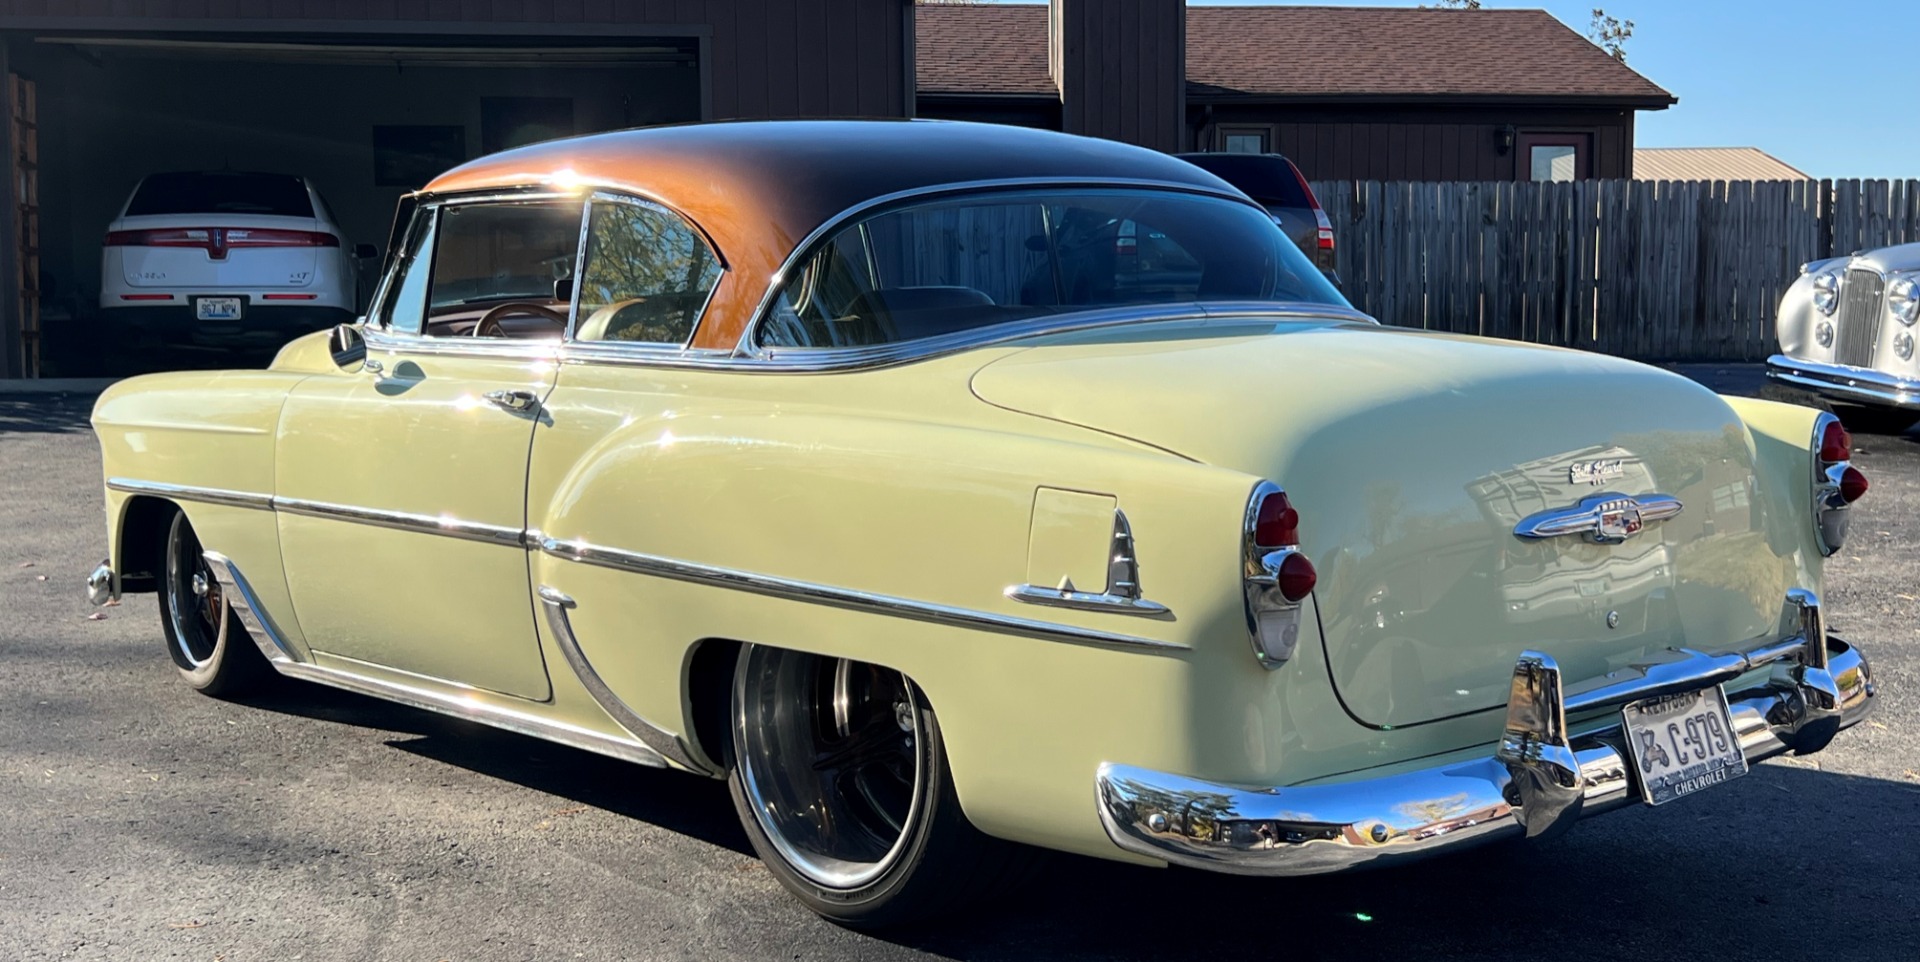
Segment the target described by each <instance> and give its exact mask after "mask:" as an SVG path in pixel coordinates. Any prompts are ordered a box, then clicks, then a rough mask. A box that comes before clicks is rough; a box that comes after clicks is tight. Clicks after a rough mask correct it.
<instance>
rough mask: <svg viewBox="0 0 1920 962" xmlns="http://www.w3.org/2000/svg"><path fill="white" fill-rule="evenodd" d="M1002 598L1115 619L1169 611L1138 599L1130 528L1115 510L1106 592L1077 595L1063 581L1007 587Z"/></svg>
mask: <svg viewBox="0 0 1920 962" xmlns="http://www.w3.org/2000/svg"><path fill="white" fill-rule="evenodd" d="M1006 596H1007V597H1009V598H1012V599H1013V600H1015V601H1020V602H1025V603H1026V604H1030V605H1046V606H1048V607H1051V608H1071V609H1074V610H1076V611H1105V612H1110V613H1112V614H1116V615H1144V616H1146V617H1154V616H1157V615H1164V614H1167V613H1168V611H1169V609H1168V608H1167V606H1166V605H1163V604H1161V603H1159V602H1157V601H1148V600H1147V599H1145V598H1142V597H1140V560H1139V558H1138V557H1137V555H1136V552H1135V548H1134V542H1133V525H1132V524H1131V523H1129V522H1128V521H1127V513H1126V512H1125V511H1122V510H1120V509H1119V508H1115V509H1114V510H1113V537H1112V539H1111V542H1110V544H1109V547H1108V549H1107V590H1105V591H1103V592H1099V593H1097V594H1096V593H1094V592H1091V591H1078V590H1075V589H1074V587H1073V582H1072V581H1063V582H1062V583H1061V584H1060V586H1059V587H1057V588H1048V587H1046V586H1044V585H1032V584H1021V585H1009V586H1008V587H1007V590H1006Z"/></svg>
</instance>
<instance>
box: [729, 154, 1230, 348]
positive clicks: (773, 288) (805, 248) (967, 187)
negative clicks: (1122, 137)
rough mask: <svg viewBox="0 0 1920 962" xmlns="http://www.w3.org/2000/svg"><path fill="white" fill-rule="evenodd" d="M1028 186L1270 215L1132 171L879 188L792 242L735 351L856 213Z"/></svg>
mask: <svg viewBox="0 0 1920 962" xmlns="http://www.w3.org/2000/svg"><path fill="white" fill-rule="evenodd" d="M1025 188H1080V189H1090V190H1100V189H1103V188H1115V189H1122V190H1168V191H1174V192H1177V193H1183V194H1199V195H1203V196H1207V197H1216V198H1220V199H1223V200H1230V201H1234V202H1236V203H1240V204H1245V205H1247V206H1249V207H1252V208H1254V209H1255V210H1258V211H1260V213H1261V215H1262V216H1266V208H1264V207H1261V206H1260V205H1259V204H1256V203H1254V202H1253V201H1252V200H1250V199H1248V198H1247V197H1246V196H1245V195H1243V194H1240V193H1238V192H1237V191H1233V190H1230V189H1229V190H1221V189H1218V188H1214V187H1209V186H1206V185H1204V184H1186V183H1180V182H1179V181H1170V180H1153V179H1149V178H1131V177H1118V178H1086V177H1003V178H994V179H989V180H968V181H957V182H954V183H948V184H933V185H928V186H922V187H913V188H909V189H907V190H897V191H894V192H893V193H890V194H881V195H880V196H878V197H869V198H867V199H866V200H863V201H861V202H860V203H858V204H855V205H853V206H852V207H849V208H847V209H845V210H843V211H841V212H840V213H838V214H835V215H833V216H832V217H829V218H827V219H826V220H825V221H823V222H822V223H821V224H820V226H818V227H815V228H814V229H813V230H812V231H810V232H808V234H807V236H805V237H803V238H801V239H800V243H798V244H796V245H794V248H793V250H792V251H790V252H789V253H788V254H787V257H786V260H784V261H782V262H781V263H780V268H779V269H778V270H776V271H774V272H773V278H772V279H771V280H770V281H769V282H768V283H767V290H766V293H764V294H762V295H761V296H760V303H759V304H758V305H757V306H755V307H754V309H753V314H752V315H751V317H750V319H749V320H748V321H747V326H746V328H745V329H744V330H742V331H741V332H740V337H739V339H738V340H737V341H736V342H735V344H734V347H733V353H734V354H735V355H736V356H739V357H760V356H762V353H761V349H760V348H759V347H756V346H755V345H754V343H753V338H754V335H755V334H758V333H759V331H760V327H761V325H763V324H765V323H766V319H767V314H768V313H769V312H770V311H771V310H772V309H773V302H774V299H775V298H776V297H778V296H779V295H780V289H781V288H782V287H784V286H785V285H786V281H787V278H789V277H790V276H791V275H792V274H793V270H794V268H795V267H797V266H799V265H800V264H802V263H804V262H805V261H806V259H807V257H809V256H811V255H812V253H813V249H814V247H815V246H817V245H818V244H819V243H820V242H821V241H822V240H823V239H824V238H826V237H827V235H829V234H831V233H833V232H835V231H837V230H839V229H840V228H841V227H842V226H843V225H845V224H847V223H849V222H850V221H852V220H854V219H855V218H858V217H862V216H864V215H866V214H869V213H872V212H874V211H875V210H877V209H879V208H882V207H887V206H891V205H894V204H899V203H903V202H905V201H909V200H923V199H927V198H932V197H939V196H942V195H946V194H965V193H976V192H977V193H989V192H1000V191H1009V190H1021V189H1025Z"/></svg>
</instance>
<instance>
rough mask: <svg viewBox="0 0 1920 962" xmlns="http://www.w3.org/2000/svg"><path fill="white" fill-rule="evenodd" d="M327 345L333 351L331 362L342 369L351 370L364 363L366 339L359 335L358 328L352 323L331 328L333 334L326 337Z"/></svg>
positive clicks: (365, 358)
mask: <svg viewBox="0 0 1920 962" xmlns="http://www.w3.org/2000/svg"><path fill="white" fill-rule="evenodd" d="M327 346H328V348H329V349H331V350H332V352H333V363H334V364H335V365H336V366H338V367H339V368H340V370H342V371H353V370H357V369H359V368H360V367H361V366H363V365H365V364H366V361H367V341H366V338H364V337H361V336H360V329H359V328H358V327H355V326H353V325H352V324H342V325H340V326H339V327H336V328H334V329H333V335H332V336H331V337H329V338H327Z"/></svg>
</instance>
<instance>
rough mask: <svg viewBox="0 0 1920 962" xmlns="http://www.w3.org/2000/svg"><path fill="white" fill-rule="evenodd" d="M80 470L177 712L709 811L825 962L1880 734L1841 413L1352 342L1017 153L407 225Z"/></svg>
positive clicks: (1208, 224)
mask: <svg viewBox="0 0 1920 962" xmlns="http://www.w3.org/2000/svg"><path fill="white" fill-rule="evenodd" d="M94 426H95V429H96V431H97V432H98V434H99V438H100V443H101V446H102V449H103V451H104V455H105V467H106V492H107V517H108V523H109V536H110V538H109V540H110V545H111V548H110V551H111V557H110V558H109V560H108V561H107V562H106V563H105V564H104V565H103V566H102V567H101V568H100V570H99V571H98V572H97V573H96V574H95V576H94V578H93V580H92V583H91V588H92V591H93V594H94V597H95V598H96V600H98V601H105V600H106V599H108V598H109V597H114V596H117V595H118V594H119V593H120V592H123V591H125V592H135V591H154V592H158V594H159V596H160V610H161V614H162V619H161V623H162V629H163V631H164V633H165V639H166V647H167V651H168V652H169V653H170V654H171V656H172V657H173V659H174V661H175V662H176V663H177V664H178V666H179V668H180V671H181V673H182V674H183V675H184V676H185V677H186V679H187V680H188V682H190V683H191V684H193V685H194V686H196V687H198V688H200V689H202V690H204V691H207V692H209V693H212V694H220V695H226V694H230V693H238V692H241V691H243V690H245V689H246V688H247V687H248V686H253V685H256V684H259V683H261V682H262V681H263V680H265V679H267V678H270V677H272V676H273V675H274V674H275V673H277V674H279V675H285V676H291V677H293V678H299V679H306V680H310V681H316V682H320V683H323V684H329V685H336V686H339V687H341V688H347V689H351V690H354V691H360V692H366V693H369V694H372V695H375V696H378V697H383V698H389V699H392V700H394V701H398V702H402V703H406V704H410V705H415V706H419V707H422V708H427V709H432V710H436V711H443V712H448V713H451V714H455V715H459V716H462V717H465V718H470V719H473V720H476V721H480V722H485V723H488V724H492V725H498V726H500V727H503V728H507V729H511V730H514V731H518V732H523V733H526V734H530V735H534V736H538V737H543V738H548V739H552V740H554V741H557V742H561V743H564V744H567V745H572V746H576V747H579V748H584V749H587V750H590V751H596V752H602V753H605V754H608V755H612V756H615V757H618V758H623V759H628V760H631V761H634V762H637V763H640V764H644V765H657V766H668V767H672V768H678V769H684V770H686V771H690V772H696V773H700V774H705V775H709V776H713V777H716V778H725V779H728V780H729V782H730V784H731V786H732V794H733V798H734V800H735V804H736V806H737V808H738V810H739V815H740V818H741V821H742V822H743V824H744V825H745V827H746V831H747V833H748V835H749V836H750V837H751V839H752V842H753V845H754V846H755V848H756V849H757V850H758V851H759V853H760V855H761V856H762V858H763V859H764V860H765V862H766V864H767V866H768V867H769V869H770V870H771V871H772V872H773V873H774V874H775V875H776V876H777V877H778V878H779V879H780V880H781V882H782V883H784V884H785V885H786V887H787V888H788V889H790V890H791V891H792V892H793V893H794V894H795V895H797V896H798V897H799V898H800V899H802V900H804V901H805V902H806V903H807V905H809V906H810V907H811V908H813V909H814V910H816V911H818V912H820V913H822V914H825V915H827V916H829V917H832V918H835V919H838V920H841V921H843V922H847V923H851V924H864V925H882V924H891V923H899V922H903V921H907V920H911V919H915V918H919V917H924V916H926V915H928V914H930V913H934V912H937V911H947V910H951V909H953V908H955V907H957V906H958V905H960V904H963V903H964V900H965V898H966V897H968V896H970V895H978V894H980V893H981V892H983V891H988V890H990V889H991V887H992V886H993V885H994V884H995V880H996V879H999V878H1001V877H1002V873H1004V872H1005V871H1007V870H1009V869H1010V867H1012V866H1015V865H1016V864H1017V863H1020V862H1021V861H1023V859H1024V856H1025V854H1026V853H1029V852H1031V851H1032V848H1033V847H1040V848H1051V849H1061V850H1066V851H1070V852H1078V853H1084V854H1088V855H1095V856H1100V857H1104V858H1111V859H1115V860H1120V861H1128V862H1135V863H1142V864H1173V865H1181V866H1190V867H1195V868H1200V869H1208V870H1214V871H1221V872H1235V873H1244V874H1253V875H1262V874H1264V875H1294V874H1306V873H1317V872H1330V871H1335V870H1339V869H1346V868H1351V867H1355V866H1365V865H1382V864H1387V863H1392V862H1397V861H1399V860H1401V859H1404V858H1408V857H1413V856H1418V855H1425V854H1429V853H1436V852H1443V851H1447V850H1451V849H1455V848H1461V847H1465V846H1469V845H1472V844H1475V843H1479V842H1484V841H1487V840H1490V839H1494V838H1497V837H1532V838H1538V837H1542V836H1549V835H1552V834H1554V833H1556V832H1559V831H1561V830H1563V829H1565V828H1567V827H1568V826H1569V825H1571V824H1572V823H1573V822H1574V821H1576V820H1578V819H1579V818H1581V817H1583V816H1587V815H1593V814H1597V813H1600V812H1604V811H1607V810H1609V809H1613V808H1617V807H1620V806H1624V805H1629V804H1633V803H1650V804H1656V805H1658V804H1662V803H1666V802H1669V801H1672V800H1674V799H1677V798H1680V797H1682V796H1684V795H1687V794H1690V793H1692V792H1696V791H1700V790H1704V789H1708V788H1711V787H1716V786H1719V785H1720V784H1721V783H1723V782H1726V781H1729V780H1731V779H1734V778H1736V777H1737V776H1739V775H1742V774H1743V773H1745V772H1746V770H1747V766H1748V765H1749V764H1750V763H1752V762H1754V761H1757V760H1759V759H1762V758H1766V757H1769V756H1772V755H1776V754H1779V753H1782V752H1788V751H1792V752H1798V753H1801V754H1805V753H1808V752H1814V751H1818V750H1820V749H1821V748H1822V747H1824V746H1825V745H1826V744H1827V743H1828V742H1829V740H1831V739H1832V738H1833V737H1834V735H1835V734H1836V733H1837V732H1839V731H1840V730H1841V729H1842V728H1845V727H1846V726H1848V725H1850V724H1853V723H1854V722H1856V721H1858V720H1859V719H1860V718H1861V717H1862V716H1863V715H1864V714H1865V713H1866V711H1867V710H1868V707H1869V705H1870V703H1871V698H1872V695H1873V687H1872V684H1871V682H1870V680H1869V675H1868V670H1867V665H1866V662H1865V661H1864V660H1863V659H1862V658H1861V655H1860V653H1859V652H1858V651H1857V650H1855V649H1854V648H1852V647H1851V646H1850V645H1849V644H1848V643H1846V642H1844V641H1842V640H1840V639H1839V638H1836V637H1834V636H1832V635H1829V634H1828V633H1827V632H1826V631H1825V630H1824V628H1823V627H1822V615H1821V607H1820V602H1819V595H1818V592H1819V591H1820V588H1821V568H1822V560H1823V559H1824V558H1825V557H1826V556H1827V555H1829V554H1830V553H1832V552H1833V551H1834V550H1835V549H1836V548H1837V547H1838V546H1839V544H1840V542H1841V539H1842V538H1843V537H1844V535H1845V533H1846V526H1847V525H1846V522H1847V515H1848V510H1849V508H1848V505H1849V503H1850V502H1851V501H1852V500H1853V499H1855V498H1857V497H1859V496H1860V495H1861V494H1862V493H1863V492H1864V491H1865V488H1866V481H1865V479H1864V478H1863V477H1861V475H1860V473H1859V471H1857V470H1856V469H1855V468H1853V467H1852V466H1851V465H1850V464H1849V463H1848V461H1849V447H1848V445H1849V441H1848V437H1847V434H1846V432H1845V431H1844V430H1843V429H1842V428H1841V427H1840V426H1839V424H1838V423H1837V422H1836V421H1834V420H1833V418H1832V416H1830V415H1826V414H1822V413H1820V412H1818V411H1815V410H1812V409H1809V408H1802V407H1795V406H1789V405H1783V404H1777V403H1771V402H1766V401H1758V400H1750V399H1744V398H1723V397H1720V396H1717V395H1715V394H1713V393H1711V392H1709V391H1707V390H1705V389H1703V388H1701V387H1699V386H1697V385H1695V384H1694V383H1692V382H1690V381H1687V380H1684V379H1682V378H1679V377H1677V376H1674V375H1671V374H1669V373H1666V372H1663V371H1660V370H1656V369H1654V368H1650V367H1644V366H1641V365H1638V364H1633V363H1629V362H1626V361H1620V360H1615V359H1611V358H1607V357H1600V356H1595V355H1592V354H1584V353H1579V352H1574V351H1564V350H1553V349H1546V348H1540V347H1532V346H1527V345H1522V344H1516V343H1510V342H1503V341H1495V340H1483V339H1477V338H1468V337H1455V336H1445V335H1436V334H1428V333H1423V332H1419V331H1407V330H1394V329H1390V328H1383V327H1381V326H1379V325H1378V324H1376V323H1374V322H1373V321H1371V320H1369V319H1368V318H1366V317H1365V316H1362V315H1360V314H1358V313H1356V312H1355V311H1354V310H1353V309H1352V308H1350V307H1349V306H1348V305H1347V303H1346V302H1345V301H1344V300H1343V299H1342V298H1341V296H1340V295H1339V294H1338V293H1337V292H1336V291H1334V290H1333V289H1332V288H1330V287H1329V286H1328V284H1327V283H1326V281H1325V280H1324V279H1323V278H1322V277H1321V274H1320V272H1319V271H1317V270H1315V269H1314V267H1313V266H1312V265H1311V264H1309V263H1308V262H1307V261H1306V260H1305V259H1304V258H1303V256H1302V255H1301V253H1300V252H1299V250H1298V249H1297V248H1296V247H1295V246H1294V245H1293V244H1292V243H1291V242H1290V241H1288V240H1287V238H1286V237H1285V236H1283V235H1282V234H1281V233H1280V232H1279V230H1278V229H1277V228H1275V227H1274V226H1273V222H1272V220H1271V219H1270V218H1269V217H1268V216H1267V215H1266V213H1265V212H1264V211H1262V210H1261V209H1260V208H1259V207H1258V206H1256V205H1255V204H1253V203H1252V202H1250V201H1249V200H1247V199H1246V198H1245V197H1244V196H1242V195H1240V194H1239V193H1237V192H1235V191H1234V190H1233V189H1232V188H1230V187H1228V186H1227V185H1226V184H1224V183H1222V182H1221V181H1219V180H1216V179H1215V178H1214V177H1213V176H1211V175H1209V174H1207V173H1205V172H1203V171H1201V170H1199V169H1197V168H1195V167H1192V166H1189V165H1187V164H1186V163H1184V162H1182V161H1179V160H1177V159H1174V158H1171V157H1168V156H1165V155H1161V154H1157V153H1154V152H1151V151H1147V150H1142V149H1137V148H1133V147H1128V146H1123V145H1119V144H1115V143H1109V142H1104V141H1095V140H1085V139H1079V138H1074V137H1068V136H1064V135H1060V134H1054V133H1045V132H1039V131H1031V130H1019V129H1013V128H1004V127H983V126H972V125H965V124H943V123H921V122H785V123H734V124H711V125H698V126H688V127H678V128H661V129H653V130H641V131H631V132H624V133H613V134H604V135H596V136H591V137H583V138H578V139H572V140H561V141H555V142H551V143H546V144H541V145H537V146H533V147H527V148H522V149H519V150H515V151H511V152H508V153H504V154H499V155H496V156H492V157H487V158H483V159H480V160H478V161H474V162H472V163H470V164H467V165H465V166H463V167H460V168H458V169H456V170H454V171H452V172H450V173H448V174H446V175H444V176H442V177H440V178H439V179H437V180H436V181H434V182H433V183H432V184H430V185H428V186H427V187H426V188H425V189H424V190H422V191H421V192H419V193H418V194H415V195H413V196H412V197H410V198H409V199H408V200H407V201H406V202H405V203H404V204H403V206H402V210H401V212H400V216H399V218H398V221H397V223H396V226H395V229H394V234H393V240H392V244H391V254H390V255H389V264H388V265H387V268H386V272H385V276H384V280H383V281H382V283H381V285H380V290H379V292H378V294H377V295H376V297H375V299H374V302H373V307H372V310H371V313H370V314H369V315H368V316H367V317H366V318H365V319H364V320H363V321H362V322H361V323H359V324H357V325H353V326H349V327H344V328H341V329H339V330H337V331H335V332H333V333H332V334H331V335H328V334H326V333H322V334H318V335H313V336H309V337H306V338H302V339H300V340H297V341H294V342H293V343H291V344H289V345H287V347H286V348H285V349H284V350H282V351H281V352H280V355H279V356H278V358H277V359H276V360H275V361H274V362H273V364H272V366H271V367H269V368H268V369H266V370H263V371H233V372H226V373H216V374H208V373H174V374H161V375H154V376H149V377H141V378H135V379H133V380H129V381H124V382H121V383H120V384H118V385H116V386H115V387H113V388H112V389H111V390H109V391H108V392H106V394H104V395H103V396H102V397H101V399H100V401H99V405H98V407H97V408H96V410H95V412H94ZM1727 790H1731V791H1738V790H1739V787H1738V786H1735V787H1733V788H1730V789H1727ZM1782 814H1783V816H1785V815H1787V814H1789V813H1787V812H1784V811H1783V813H1782ZM1683 821H1685V820H1684V819H1683ZM1675 830H1676V831H1693V830H1694V828H1693V826H1691V825H1690V824H1689V825H1687V826H1676V828H1675Z"/></svg>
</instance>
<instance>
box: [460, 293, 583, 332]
mask: <svg viewBox="0 0 1920 962" xmlns="http://www.w3.org/2000/svg"><path fill="white" fill-rule="evenodd" d="M513 314H532V315H534V316H536V317H544V318H546V319H547V320H550V321H557V322H558V323H559V324H560V326H561V327H566V325H567V312H566V311H556V310H554V309H553V308H551V307H548V306H547V305H545V304H535V303H532V302H530V301H508V302H507V303H505V304H498V305H495V306H494V307H492V308H489V309H488V310H487V312H486V313H485V314H482V315H480V320H479V321H477V322H475V323H474V325H473V330H472V331H471V332H469V336H470V337H505V336H506V331H505V330H504V329H502V328H501V326H500V319H501V318H503V317H507V316H510V315H513Z"/></svg>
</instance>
